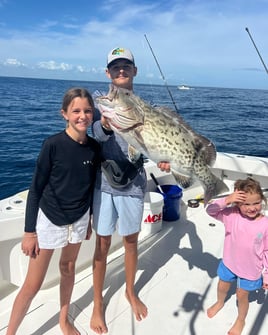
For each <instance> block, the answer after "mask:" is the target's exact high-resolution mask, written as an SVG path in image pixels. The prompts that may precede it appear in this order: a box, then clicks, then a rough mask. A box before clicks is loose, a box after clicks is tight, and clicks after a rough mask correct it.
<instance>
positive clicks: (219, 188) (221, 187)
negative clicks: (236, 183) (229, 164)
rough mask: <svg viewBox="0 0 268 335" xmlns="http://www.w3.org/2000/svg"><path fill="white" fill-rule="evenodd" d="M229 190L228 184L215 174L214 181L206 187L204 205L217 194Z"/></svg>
mask: <svg viewBox="0 0 268 335" xmlns="http://www.w3.org/2000/svg"><path fill="white" fill-rule="evenodd" d="M228 191H229V188H228V186H227V185H226V184H225V183H224V182H223V181H222V180H220V179H219V178H217V177H216V176H215V178H214V183H212V184H211V185H209V186H208V187H206V188H205V195H204V205H205V206H206V205H207V203H208V202H209V200H211V199H212V198H213V197H215V196H216V195H218V194H222V193H225V192H228Z"/></svg>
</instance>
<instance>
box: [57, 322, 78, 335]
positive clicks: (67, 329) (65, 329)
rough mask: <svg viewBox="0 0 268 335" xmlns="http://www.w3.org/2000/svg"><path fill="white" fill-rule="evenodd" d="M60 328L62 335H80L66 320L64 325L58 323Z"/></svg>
mask: <svg viewBox="0 0 268 335" xmlns="http://www.w3.org/2000/svg"><path fill="white" fill-rule="evenodd" d="M60 328H61V331H62V333H63V335H81V333H80V332H79V331H78V329H76V328H75V326H74V325H73V324H71V323H70V322H69V321H68V320H67V321H65V322H64V323H63V322H61V323H60Z"/></svg>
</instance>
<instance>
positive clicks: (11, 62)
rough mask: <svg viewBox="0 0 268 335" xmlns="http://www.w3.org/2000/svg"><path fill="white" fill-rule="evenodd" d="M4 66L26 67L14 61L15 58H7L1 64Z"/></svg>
mask: <svg viewBox="0 0 268 335" xmlns="http://www.w3.org/2000/svg"><path fill="white" fill-rule="evenodd" d="M3 64H4V65H6V66H14V67H20V66H23V67H26V65H25V64H23V63H22V62H20V61H19V60H17V59H15V58H8V59H6V60H5V61H4V62H3Z"/></svg>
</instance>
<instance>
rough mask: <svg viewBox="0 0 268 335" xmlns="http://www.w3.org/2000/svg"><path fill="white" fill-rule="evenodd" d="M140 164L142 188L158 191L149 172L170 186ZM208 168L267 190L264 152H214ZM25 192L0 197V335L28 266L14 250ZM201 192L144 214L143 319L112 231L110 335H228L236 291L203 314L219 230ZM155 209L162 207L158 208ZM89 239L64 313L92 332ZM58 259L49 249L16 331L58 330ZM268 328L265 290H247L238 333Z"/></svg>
mask: <svg viewBox="0 0 268 335" xmlns="http://www.w3.org/2000/svg"><path fill="white" fill-rule="evenodd" d="M145 168H146V171H147V176H148V185H147V191H148V193H149V194H150V192H151V193H152V194H156V193H157V192H156V184H155V182H154V181H153V179H151V173H152V174H153V175H154V176H155V178H156V179H157V181H158V182H159V184H160V185H162V186H163V185H175V181H174V178H173V176H172V175H171V174H169V173H165V172H161V171H160V169H158V168H157V166H156V164H155V163H153V162H151V161H148V162H146V164H145ZM211 169H212V172H213V173H214V174H215V175H217V176H218V177H219V178H221V179H222V180H224V182H225V183H226V184H227V185H228V187H229V189H230V192H231V191H232V190H233V185H234V181H235V180H237V179H239V178H242V179H244V178H246V177H248V176H251V177H253V178H255V179H257V180H258V181H259V182H260V183H261V186H262V187H263V189H264V190H265V192H267V188H268V158H262V157H252V156H243V155H235V154H228V153H218V154H217V159H216V162H215V164H214V166H213V167H212V168H211ZM14 182H15V181H14ZM157 194H159V193H157ZM265 194H266V193H265ZM267 195H268V193H267ZM26 196H27V191H25V192H20V193H18V194H16V195H14V196H11V197H9V198H6V199H3V200H1V201H0V225H1V234H0V250H1V252H0V299H1V310H0V335H4V334H5V333H6V328H7V324H8V319H9V315H10V311H11V308H12V304H13V301H14V298H15V296H16V294H17V293H18V290H19V286H20V285H21V284H22V283H23V280H24V277H25V274H26V271H27V263H28V257H26V256H25V255H24V254H23V253H22V252H21V248H20V243H21V238H22V235H23V228H24V213H25V203H26ZM202 196H203V188H202V187H201V185H200V184H199V182H196V183H195V184H194V185H192V186H191V187H190V188H188V189H183V190H182V197H181V199H180V200H179V201H178V203H177V205H178V207H177V210H178V212H179V214H180V217H179V219H177V220H175V221H163V220H162V221H161V220H160V222H159V219H161V215H160V216H159V215H151V216H150V220H149V219H148V217H149V215H147V214H148V213H146V215H145V217H146V219H144V221H143V223H142V231H141V233H140V240H139V263H138V269H137V276H136V285H135V286H136V290H137V292H138V294H139V296H140V298H141V299H142V301H144V303H145V304H146V305H147V307H148V310H149V313H148V316H147V318H146V319H145V320H143V321H140V322H137V321H136V320H135V318H134V317H133V313H132V311H131V308H130V305H129V303H128V302H127V300H126V298H125V275H124V266H123V264H124V249H123V247H122V243H121V238H120V237H119V236H118V235H116V234H115V235H114V236H113V240H112V246H111V249H110V250H111V252H110V254H109V258H108V264H107V274H106V280H105V285H104V292H103V294H104V300H105V317H106V322H107V325H108V328H109V334H111V335H118V334H124V335H134V334H138V335H148V334H154V335H163V334H176V335H202V334H204V333H205V334H217V335H226V334H227V332H228V330H229V329H230V328H231V324H232V323H233V321H234V320H235V318H236V315H237V306H236V296H235V290H233V291H232V292H231V293H230V295H229V296H228V299H227V301H226V303H225V306H224V308H223V309H222V310H221V311H220V312H219V313H218V314H217V315H216V316H215V317H214V318H212V319H209V318H208V317H207V315H206V309H207V308H208V307H209V306H210V305H211V304H213V303H214V302H215V300H216V290H217V283H218V277H217V274H216V270H217V265H218V263H219V260H220V259H221V257H222V250H223V240H224V228H223V224H222V223H220V222H218V221H216V220H214V219H213V218H211V217H209V216H208V215H207V214H206V212H205V210H204V205H203V203H202V201H201V200H200V199H201V198H202ZM189 200H190V201H189ZM158 205H159V203H158ZM159 209H160V212H161V211H162V207H161V206H160V208H158V210H159ZM107 215H109V213H107ZM159 223H160V224H159ZM94 244H95V241H94V234H93V237H92V239H91V240H90V241H84V242H83V243H82V248H81V252H80V254H79V257H78V261H77V273H76V281H75V286H74V290H73V295H72V303H71V309H70V319H73V320H74V324H75V326H76V327H77V329H78V330H79V331H80V333H81V335H85V334H89V335H93V334H95V333H93V332H92V331H91V330H90V327H89V321H90V317H91V313H92V307H93V304H92V299H93V289H92V256H93V252H94ZM58 257H59V254H58V252H55V254H54V255H53V258H52V262H51V264H50V267H49V270H48V274H47V277H46V279H45V282H44V284H43V287H42V289H41V290H40V291H39V292H38V294H37V296H36V297H35V299H34V300H33V303H32V305H31V306H30V309H29V311H28V313H27V315H26V317H25V319H24V320H23V323H22V324H21V327H20V328H19V331H18V333H17V335H29V334H31V335H56V334H57V335H58V334H61V331H60V328H59V325H58V317H59V298H58V296H59V271H58ZM265 329H266V330H265ZM267 329H268V299H267V298H266V294H265V292H264V290H262V289H261V290H258V291H253V292H251V293H250V306H249V312H248V316H247V321H246V325H245V328H244V331H243V333H242V334H243V335H264V334H266V333H267Z"/></svg>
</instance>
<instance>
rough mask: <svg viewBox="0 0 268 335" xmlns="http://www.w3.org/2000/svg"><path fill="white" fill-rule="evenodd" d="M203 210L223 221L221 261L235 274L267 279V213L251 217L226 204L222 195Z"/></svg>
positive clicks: (242, 276) (267, 280)
mask: <svg viewBox="0 0 268 335" xmlns="http://www.w3.org/2000/svg"><path fill="white" fill-rule="evenodd" d="M206 211H207V213H208V215H210V216H212V217H213V218H215V219H217V220H219V221H221V222H223V224H224V226H225V239H224V248H223V263H224V264H225V265H226V266H227V267H228V268H229V269H230V270H231V271H232V272H233V273H235V274H236V275H237V276H238V277H240V278H245V279H248V280H257V279H259V278H260V277H261V275H262V274H263V280H264V282H265V283H268V217H265V216H264V217H262V218H260V219H256V220H250V219H248V218H246V217H243V216H242V215H241V214H240V211H239V208H238V207H237V206H233V207H232V206H231V207H227V206H226V204H225V198H220V199H217V200H214V201H213V202H212V203H210V204H209V205H208V206H207V208H206Z"/></svg>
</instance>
